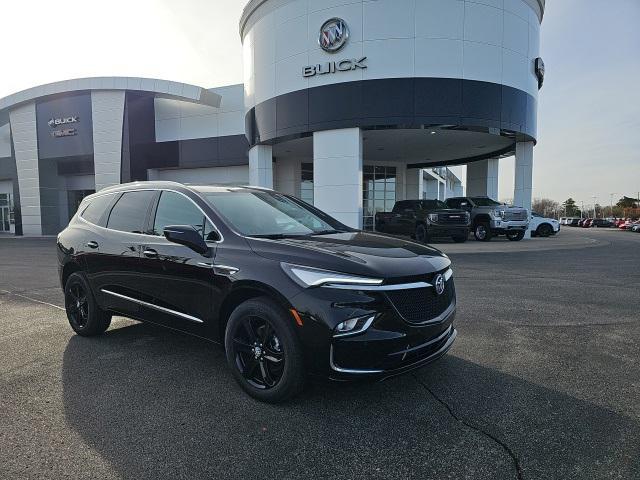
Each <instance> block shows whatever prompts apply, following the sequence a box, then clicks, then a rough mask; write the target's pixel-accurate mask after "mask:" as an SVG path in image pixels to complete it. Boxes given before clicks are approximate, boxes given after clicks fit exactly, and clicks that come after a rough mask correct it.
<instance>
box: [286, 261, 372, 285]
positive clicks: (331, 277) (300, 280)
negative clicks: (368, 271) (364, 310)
mask: <svg viewBox="0 0 640 480" xmlns="http://www.w3.org/2000/svg"><path fill="white" fill-rule="evenodd" d="M280 265H281V266H282V269H283V270H284V272H285V273H286V274H287V275H289V277H290V278H291V279H292V280H293V281H294V282H296V283H297V284H298V285H300V286H301V287H303V288H309V287H322V286H333V285H335V286H338V287H339V286H345V285H348V286H352V287H358V286H363V287H367V286H368V287H371V286H376V285H381V284H382V282H383V280H382V279H379V278H366V277H358V276H356V275H349V274H348V273H339V272H331V271H328V270H320V269H319V268H313V267H304V266H301V265H291V264H289V263H281V264H280Z"/></svg>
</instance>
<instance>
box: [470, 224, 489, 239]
mask: <svg viewBox="0 0 640 480" xmlns="http://www.w3.org/2000/svg"><path fill="white" fill-rule="evenodd" d="M473 236H474V237H476V240H478V241H480V242H488V241H489V240H491V237H492V236H493V233H492V232H491V226H490V225H489V223H487V222H479V223H476V226H475V227H474V229H473Z"/></svg>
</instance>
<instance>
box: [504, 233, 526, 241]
mask: <svg viewBox="0 0 640 480" xmlns="http://www.w3.org/2000/svg"><path fill="white" fill-rule="evenodd" d="M524 234H525V231H524V230H520V231H519V232H518V233H516V234H513V233H507V238H508V239H509V240H510V241H512V242H519V241H520V240H522V239H523V238H524Z"/></svg>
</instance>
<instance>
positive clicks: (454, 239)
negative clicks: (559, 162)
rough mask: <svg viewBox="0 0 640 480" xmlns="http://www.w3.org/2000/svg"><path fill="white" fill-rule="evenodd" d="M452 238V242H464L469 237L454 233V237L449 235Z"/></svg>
mask: <svg viewBox="0 0 640 480" xmlns="http://www.w3.org/2000/svg"><path fill="white" fill-rule="evenodd" d="M451 238H452V239H453V241H454V242H456V243H464V242H466V241H467V239H468V238H469V235H459V236H458V235H456V236H454V237H451Z"/></svg>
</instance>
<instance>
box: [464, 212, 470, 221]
mask: <svg viewBox="0 0 640 480" xmlns="http://www.w3.org/2000/svg"><path fill="white" fill-rule="evenodd" d="M464 218H465V220H466V221H467V223H469V222H470V221H471V214H470V213H469V212H464Z"/></svg>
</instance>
